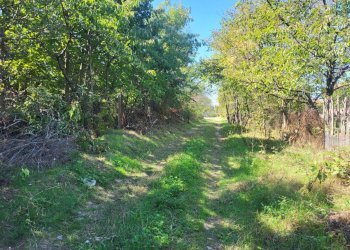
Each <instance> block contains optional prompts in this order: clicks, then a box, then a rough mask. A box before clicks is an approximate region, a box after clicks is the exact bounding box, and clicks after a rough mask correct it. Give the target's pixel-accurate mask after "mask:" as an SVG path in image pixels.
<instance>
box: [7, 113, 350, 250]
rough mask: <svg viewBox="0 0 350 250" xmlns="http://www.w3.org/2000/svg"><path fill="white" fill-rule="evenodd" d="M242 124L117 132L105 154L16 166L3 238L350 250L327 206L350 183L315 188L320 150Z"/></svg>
mask: <svg viewBox="0 0 350 250" xmlns="http://www.w3.org/2000/svg"><path fill="white" fill-rule="evenodd" d="M235 132H236V131H234V130H233V129H232V127H229V126H227V125H224V123H223V121H222V120H219V119H210V120H206V121H203V122H200V123H196V124H192V125H188V126H181V127H178V128H171V129H170V131H168V130H163V131H157V132H155V133H153V134H152V135H147V136H141V135H138V134H136V133H131V132H120V131H117V132H111V133H109V134H107V135H105V136H104V138H101V140H105V141H106V142H107V143H108V144H109V147H110V150H109V151H108V152H107V153H106V154H103V155H99V156H93V155H79V156H77V157H76V160H74V162H72V163H71V164H70V165H67V166H63V167H56V168H53V169H49V170H46V171H39V172H35V171H31V172H30V174H29V176H28V175H26V174H24V173H23V172H21V171H16V172H14V173H13V179H12V182H11V184H10V185H6V186H1V198H0V199H1V203H0V219H1V228H2V229H5V230H1V232H0V248H1V247H4V248H5V247H9V246H12V247H18V248H27V249H35V248H37V249H115V248H117V249H209V250H210V249H345V243H344V239H343V237H342V236H341V235H339V236H334V235H333V236H332V235H331V234H330V233H328V232H327V230H326V226H325V224H326V223H325V216H326V215H327V214H328V213H329V211H330V210H349V209H350V199H349V196H348V195H346V193H347V192H349V190H344V189H342V190H341V191H339V190H338V191H337V193H335V192H334V191H333V190H332V188H330V183H326V184H325V185H322V186H316V187H315V188H314V190H313V191H312V192H309V191H307V189H306V185H307V183H308V182H309V181H310V179H311V178H312V177H313V176H314V170H313V169H312V165H313V163H314V161H315V160H316V159H317V158H318V155H317V153H316V152H314V151H312V150H306V149H295V148H284V145H283V143H281V142H279V141H272V140H263V139H259V138H258V137H256V136H253V135H252V134H244V135H240V134H237V133H235ZM85 177H91V178H94V179H96V180H97V185H96V186H95V187H93V188H88V187H86V186H85V185H84V184H83V181H82V179H83V178H85ZM334 186H335V184H334V183H332V187H334Z"/></svg>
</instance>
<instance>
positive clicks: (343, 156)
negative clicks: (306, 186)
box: [310, 149, 350, 188]
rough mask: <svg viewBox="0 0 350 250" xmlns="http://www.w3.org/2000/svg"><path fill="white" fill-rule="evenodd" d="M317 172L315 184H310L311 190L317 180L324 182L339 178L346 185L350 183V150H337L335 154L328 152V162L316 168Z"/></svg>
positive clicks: (317, 165)
mask: <svg viewBox="0 0 350 250" xmlns="http://www.w3.org/2000/svg"><path fill="white" fill-rule="evenodd" d="M314 167H315V168H316V169H317V170H318V173H317V176H316V178H315V180H314V181H313V182H310V188H311V187H312V185H313V184H314V182H315V181H316V180H317V181H319V182H320V183H322V182H324V181H325V180H326V179H327V178H329V177H338V178H340V179H342V180H343V181H344V182H345V183H346V182H347V183H350V162H349V150H348V149H337V150H336V151H334V152H327V157H326V160H325V161H324V162H322V163H319V164H316V165H315V166H314Z"/></svg>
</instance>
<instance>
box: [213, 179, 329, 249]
mask: <svg viewBox="0 0 350 250" xmlns="http://www.w3.org/2000/svg"><path fill="white" fill-rule="evenodd" d="M301 186H302V184H301V183H298V182H284V181H279V182H278V183H270V184H262V183H260V182H259V181H250V182H249V183H247V185H245V186H242V187H241V189H238V190H232V191H226V192H224V193H223V194H222V195H221V196H220V197H219V198H218V199H216V200H212V201H211V203H210V205H209V207H210V209H212V210H213V211H215V212H216V213H217V214H218V215H219V216H220V217H222V218H225V219H227V220H229V221H231V223H230V224H231V226H230V227H224V226H223V225H220V226H218V227H216V228H214V229H213V230H215V233H216V234H220V233H221V234H222V235H223V239H222V240H223V244H224V245H226V246H232V245H238V246H240V247H243V246H244V247H249V248H252V249H329V248H330V247H331V245H332V241H331V237H330V236H329V235H328V234H327V233H326V231H325V226H324V221H323V220H321V219H320V217H319V216H320V215H322V214H321V212H322V209H321V208H322V207H325V206H329V205H330V204H329V203H328V201H327V199H326V196H325V195H324V194H317V195H305V196H303V195H301V194H300V193H298V192H296V190H298V189H300V187H301ZM320 196H321V197H320ZM223 232H224V233H223Z"/></svg>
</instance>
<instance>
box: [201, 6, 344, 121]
mask: <svg viewBox="0 0 350 250" xmlns="http://www.w3.org/2000/svg"><path fill="white" fill-rule="evenodd" d="M349 45H350V3H349V2H348V1H341V0H339V1H327V0H303V1H296V0H286V1H281V0H257V1H250V0H242V1H240V2H239V3H237V5H236V8H235V9H234V10H233V11H231V12H230V13H229V14H228V15H227V16H226V17H225V19H224V20H223V22H222V27H221V29H220V30H218V31H216V32H215V33H214V34H213V39H212V43H211V46H212V48H213V49H214V51H215V53H214V56H213V57H212V58H211V59H209V60H206V61H205V62H203V63H202V68H203V71H204V72H205V74H207V75H209V76H210V77H211V80H212V81H213V82H219V83H220V91H219V92H220V94H219V99H220V104H221V105H220V106H221V109H222V110H223V112H224V113H225V114H226V115H227V118H228V120H229V121H230V122H234V123H235V122H236V123H237V122H238V123H240V124H243V125H244V124H245V123H246V122H247V120H249V119H250V120H251V119H253V120H256V121H259V122H260V123H263V122H265V121H267V120H268V119H271V117H274V116H276V114H277V115H279V116H280V117H284V118H283V119H284V120H286V119H287V117H288V114H289V113H291V112H294V111H297V110H302V109H305V108H306V107H307V108H311V109H314V110H319V104H320V103H325V105H326V107H327V108H328V110H329V104H330V100H331V98H332V96H333V95H334V94H335V93H342V94H344V92H347V88H346V87H348V86H349V77H350V74H349V71H350V46H349ZM215 72H216V73H215Z"/></svg>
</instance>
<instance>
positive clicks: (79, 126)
mask: <svg viewBox="0 0 350 250" xmlns="http://www.w3.org/2000/svg"><path fill="white" fill-rule="evenodd" d="M151 2H152V1H150V0H141V1H140V0H132V1H113V0H105V1H35V2H24V1H5V2H3V3H2V4H1V7H0V22H1V23H2V25H1V28H0V39H1V40H0V67H1V68H0V117H1V118H0V138H1V140H3V139H6V140H4V141H2V142H4V144H5V145H4V146H1V147H14V148H16V147H20V148H21V144H20V143H19V142H18V140H21V141H24V144H25V145H27V146H29V148H33V147H35V146H36V145H37V144H39V142H40V141H44V143H42V145H41V147H38V149H37V150H36V151H35V152H34V151H33V152H26V153H27V154H29V156H28V157H27V158H37V159H38V160H37V161H34V164H33V162H32V161H31V160H30V159H24V158H23V157H22V158H19V159H16V161H13V159H12V157H14V153H13V152H12V153H11V152H8V151H6V152H5V150H4V149H2V148H1V151H0V154H1V157H0V160H2V161H4V164H6V165H10V164H12V165H18V164H20V163H21V162H23V163H24V162H25V163H26V164H28V165H29V164H31V165H45V164H42V163H41V161H45V160H46V159H41V155H42V154H43V151H50V150H52V149H51V146H52V144H55V143H57V141H55V140H57V139H58V138H59V139H62V138H66V137H67V136H71V135H75V136H78V137H79V136H80V135H81V134H82V135H83V136H84V135H86V131H87V132H88V133H89V134H90V135H91V134H92V135H101V133H103V132H105V131H107V130H108V129H109V128H117V127H118V128H128V129H134V130H138V131H146V130H148V129H150V128H152V127H154V126H155V124H158V123H162V122H163V121H166V120H167V121H172V120H174V119H176V120H184V119H185V116H186V114H185V113H186V112H189V111H187V110H188V108H187V106H188V103H189V102H191V98H192V95H195V94H196V90H197V89H198V86H197V85H198V84H197V83H195V82H194V81H192V80H190V78H191V77H190V76H191V75H190V73H191V70H190V66H191V64H192V62H193V59H194V56H195V53H196V50H197V48H198V46H199V45H200V43H199V42H198V41H197V39H196V36H195V35H194V34H192V33H189V32H188V31H187V29H186V27H187V25H188V23H189V22H190V20H191V18H190V14H189V10H187V9H185V8H183V7H181V6H178V7H176V6H171V5H170V4H169V3H164V4H162V5H160V6H159V7H158V8H154V7H153V6H152V3H151ZM187 116H188V115H187ZM36 137H39V141H37V140H35V138H36ZM12 138H15V139H16V140H11V139H12ZM17 139H18V140H17ZM51 139H52V140H53V141H51ZM33 140H35V142H34V143H31V141H33ZM45 145H49V146H47V147H46V146H45ZM21 150H22V148H21ZM55 150H56V151H59V149H58V148H56V149H55ZM23 151H28V150H27V149H23ZM56 158H57V160H59V159H60V157H56ZM50 159H51V161H52V160H53V158H52V157H51V158H50Z"/></svg>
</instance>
